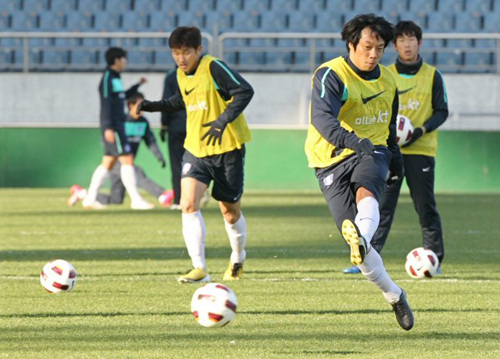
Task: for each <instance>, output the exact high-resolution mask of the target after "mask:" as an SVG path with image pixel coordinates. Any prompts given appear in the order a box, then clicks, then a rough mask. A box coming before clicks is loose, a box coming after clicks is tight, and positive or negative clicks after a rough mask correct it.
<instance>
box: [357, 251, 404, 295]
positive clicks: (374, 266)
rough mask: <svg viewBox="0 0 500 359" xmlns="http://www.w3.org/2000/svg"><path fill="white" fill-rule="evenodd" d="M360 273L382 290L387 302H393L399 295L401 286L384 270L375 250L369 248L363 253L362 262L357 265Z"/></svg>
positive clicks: (380, 258)
mask: <svg viewBox="0 0 500 359" xmlns="http://www.w3.org/2000/svg"><path fill="white" fill-rule="evenodd" d="M358 267H359V269H361V273H363V275H364V276H365V277H366V278H367V279H368V280H369V281H370V282H372V283H373V284H375V285H376V286H377V287H378V288H380V289H381V290H382V292H383V295H384V297H385V299H386V300H387V301H388V302H389V303H395V302H397V301H398V300H399V296H400V295H401V288H399V286H398V285H397V284H396V283H394V281H393V280H392V279H391V277H389V274H388V273H387V271H386V270H385V267H384V263H383V261H382V257H380V254H378V252H377V251H376V250H373V249H371V250H369V251H368V253H367V254H366V255H365V260H364V261H363V264H360V265H358Z"/></svg>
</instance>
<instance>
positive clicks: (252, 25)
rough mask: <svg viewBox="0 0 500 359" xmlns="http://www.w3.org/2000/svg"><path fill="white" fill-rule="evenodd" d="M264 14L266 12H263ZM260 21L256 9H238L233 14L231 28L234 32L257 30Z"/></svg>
mask: <svg viewBox="0 0 500 359" xmlns="http://www.w3.org/2000/svg"><path fill="white" fill-rule="evenodd" d="M264 14H266V13H264ZM261 21H262V22H263V20H261V17H260V13H259V12H258V11H250V12H246V11H245V12H243V11H238V12H235V13H234V14H233V29H232V31H236V32H254V31H258V30H259V27H260V24H261Z"/></svg>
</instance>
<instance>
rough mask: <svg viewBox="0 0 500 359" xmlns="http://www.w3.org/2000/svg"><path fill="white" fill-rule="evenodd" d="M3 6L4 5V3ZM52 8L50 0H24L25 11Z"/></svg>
mask: <svg viewBox="0 0 500 359" xmlns="http://www.w3.org/2000/svg"><path fill="white" fill-rule="evenodd" d="M2 7H3V5H2ZM46 10H50V0H24V1H23V11H37V12H38V11H46Z"/></svg>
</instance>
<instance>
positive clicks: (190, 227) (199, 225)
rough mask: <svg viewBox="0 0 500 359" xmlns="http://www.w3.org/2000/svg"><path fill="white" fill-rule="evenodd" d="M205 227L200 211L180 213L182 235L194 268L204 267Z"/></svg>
mask: <svg viewBox="0 0 500 359" xmlns="http://www.w3.org/2000/svg"><path fill="white" fill-rule="evenodd" d="M206 233H207V229H206V227H205V221H203V216H202V215H201V212H200V211H197V212H194V213H183V214H182V235H183V236H184V242H186V247H187V250H188V253H189V256H190V257H191V261H192V262H193V267H194V268H203V269H206V268H207V265H206V262H205V235H206Z"/></svg>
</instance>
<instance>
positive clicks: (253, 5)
mask: <svg viewBox="0 0 500 359" xmlns="http://www.w3.org/2000/svg"><path fill="white" fill-rule="evenodd" d="M219 2H220V3H221V4H224V5H225V6H226V7H224V8H227V9H228V10H231V11H233V12H234V11H238V10H239V9H235V8H233V7H234V5H230V4H229V3H232V4H238V3H240V1H234V0H217V9H218V10H219V9H221V8H220V7H219ZM270 5H271V2H270V1H268V0H265V1H263V0H243V10H245V11H258V12H264V11H269V10H270ZM229 6H231V8H229Z"/></svg>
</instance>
